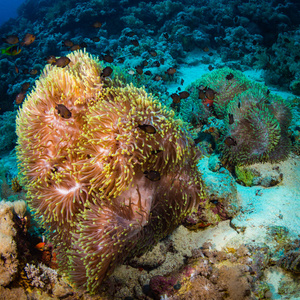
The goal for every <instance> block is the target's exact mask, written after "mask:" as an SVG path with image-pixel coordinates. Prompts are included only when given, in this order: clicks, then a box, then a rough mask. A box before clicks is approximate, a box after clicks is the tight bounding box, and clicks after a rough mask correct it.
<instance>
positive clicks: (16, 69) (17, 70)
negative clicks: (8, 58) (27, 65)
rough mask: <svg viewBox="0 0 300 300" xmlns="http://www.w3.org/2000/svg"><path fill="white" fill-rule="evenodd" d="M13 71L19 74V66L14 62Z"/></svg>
mask: <svg viewBox="0 0 300 300" xmlns="http://www.w3.org/2000/svg"><path fill="white" fill-rule="evenodd" d="M15 72H16V73H17V74H19V68H18V66H17V65H16V64H15Z"/></svg>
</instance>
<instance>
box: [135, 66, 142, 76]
mask: <svg viewBox="0 0 300 300" xmlns="http://www.w3.org/2000/svg"><path fill="white" fill-rule="evenodd" d="M135 69H136V72H137V73H138V74H139V75H142V74H143V68H142V67H141V66H137V67H135Z"/></svg>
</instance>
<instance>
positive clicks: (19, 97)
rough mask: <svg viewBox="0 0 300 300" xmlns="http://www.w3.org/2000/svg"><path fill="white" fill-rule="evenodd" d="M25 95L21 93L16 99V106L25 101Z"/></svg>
mask: <svg viewBox="0 0 300 300" xmlns="http://www.w3.org/2000/svg"><path fill="white" fill-rule="evenodd" d="M25 96H26V94H25V93H24V92H21V93H19V94H18V95H17V97H16V104H21V103H22V102H23V101H24V99H25Z"/></svg>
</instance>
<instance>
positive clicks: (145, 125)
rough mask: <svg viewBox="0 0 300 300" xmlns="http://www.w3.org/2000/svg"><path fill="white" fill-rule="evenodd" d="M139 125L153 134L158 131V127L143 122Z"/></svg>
mask: <svg viewBox="0 0 300 300" xmlns="http://www.w3.org/2000/svg"><path fill="white" fill-rule="evenodd" d="M137 127H138V128H140V129H141V130H143V131H145V132H146V133H151V134H154V133H156V129H155V127H154V126H152V125H148V124H142V125H138V126H137Z"/></svg>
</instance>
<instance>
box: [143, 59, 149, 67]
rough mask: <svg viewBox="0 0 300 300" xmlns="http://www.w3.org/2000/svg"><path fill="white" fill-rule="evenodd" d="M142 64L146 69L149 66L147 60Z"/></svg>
mask: <svg viewBox="0 0 300 300" xmlns="http://www.w3.org/2000/svg"><path fill="white" fill-rule="evenodd" d="M142 64H143V66H144V67H146V66H148V61H147V60H146V59H145V60H143V62H142Z"/></svg>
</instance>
